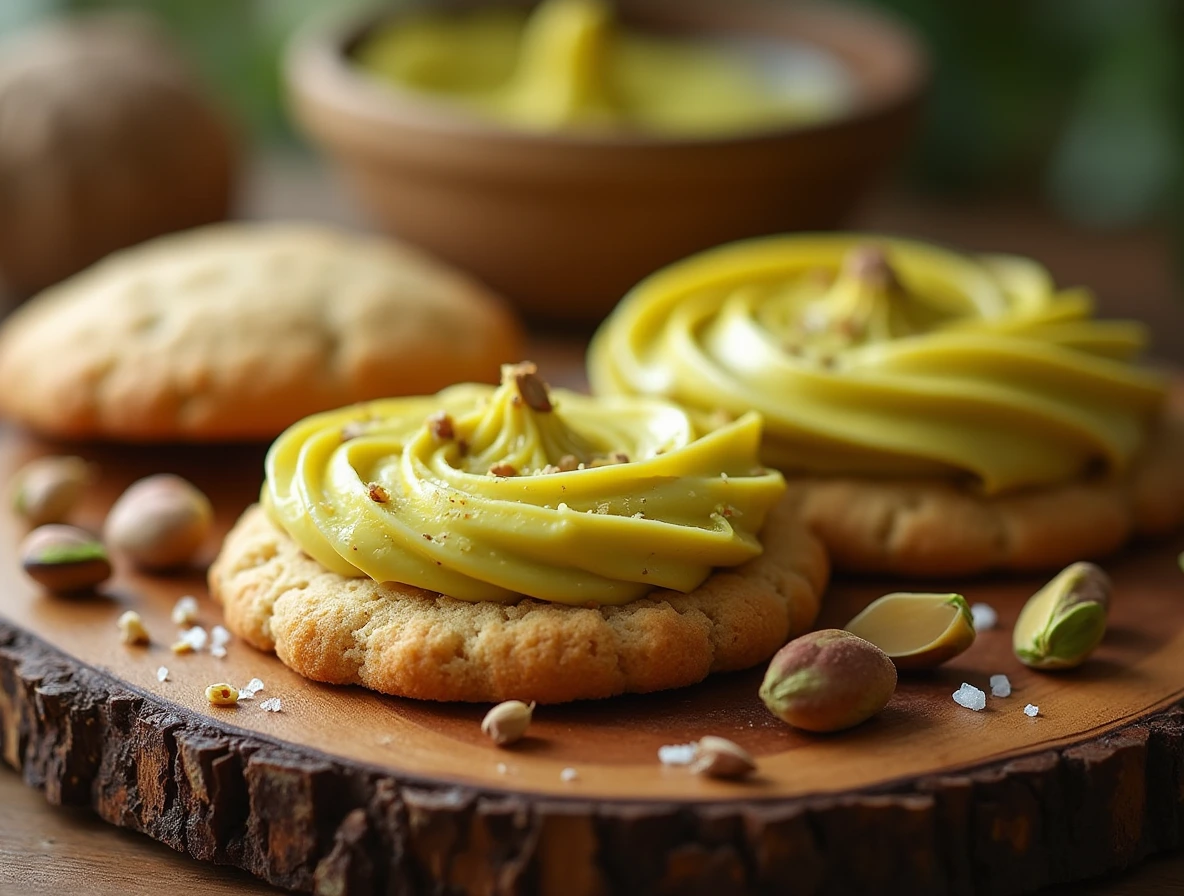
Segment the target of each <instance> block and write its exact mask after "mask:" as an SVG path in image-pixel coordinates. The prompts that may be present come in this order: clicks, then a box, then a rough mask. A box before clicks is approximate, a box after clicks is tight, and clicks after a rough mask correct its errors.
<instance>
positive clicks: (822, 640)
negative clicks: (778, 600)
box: [760, 629, 896, 732]
mask: <svg viewBox="0 0 1184 896" xmlns="http://www.w3.org/2000/svg"><path fill="white" fill-rule="evenodd" d="M895 691H896V666H895V665H893V663H892V660H890V659H889V658H888V655H887V654H885V653H884V651H882V650H881V649H880V648H879V647H877V646H876V645H875V644H872V643H871V642H870V641H866V640H864V639H863V638H860V637H858V636H857V635H853V634H851V633H850V632H845V631H842V630H840V629H823V630H822V631H817V632H811V633H810V634H808V635H803V636H802V637H800V638H797V639H795V640H793V641H790V642H789V643H788V644H786V645H785V646H784V647H782V648H781V649H780V650H779V651H777V654H776V655H775V656H774V657H773V659H772V661H771V662H770V663H769V668H768V671H766V673H765V680H764V682H763V683H762V684H761V689H760V697H761V700H763V701H764V703H765V706H767V707H768V708H769V711H770V712H771V713H773V715H775V716H777V718H779V719H781V720H782V721H784V722H787V723H789V724H790V725H793V726H794V727H795V728H801V729H803V730H806V731H817V732H828V731H841V730H843V729H844V728H851V727H853V726H855V725H858V724H860V723H861V722H865V721H867V720H868V719H870V718H871V717H872V716H874V715H875V714H876V713H878V712H879V711H880V710H881V709H883V708H884V707H885V706H886V705H887V704H888V701H889V700H890V699H891V697H892V695H893V693H895Z"/></svg>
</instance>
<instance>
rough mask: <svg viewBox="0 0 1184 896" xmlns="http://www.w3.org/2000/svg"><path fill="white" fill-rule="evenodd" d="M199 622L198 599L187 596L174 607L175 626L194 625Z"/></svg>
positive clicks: (190, 595)
mask: <svg viewBox="0 0 1184 896" xmlns="http://www.w3.org/2000/svg"><path fill="white" fill-rule="evenodd" d="M195 622H197V598H196V597H194V596H193V595H192V594H186V595H185V596H184V597H182V598H181V599H180V600H178V601H177V603H176V604H175V605H174V606H173V624H174V625H193V623H195Z"/></svg>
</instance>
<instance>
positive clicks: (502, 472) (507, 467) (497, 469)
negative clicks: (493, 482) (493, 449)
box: [489, 461, 518, 479]
mask: <svg viewBox="0 0 1184 896" xmlns="http://www.w3.org/2000/svg"><path fill="white" fill-rule="evenodd" d="M489 475H490V476H496V477H497V478H499V479H509V478H510V477H511V476H517V475H518V470H517V469H515V467H514V465H513V464H508V463H506V462H505V461H502V462H500V463H496V464H494V465H493V466H492V467H490V468H489Z"/></svg>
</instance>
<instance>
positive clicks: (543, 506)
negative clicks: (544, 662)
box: [262, 365, 785, 606]
mask: <svg viewBox="0 0 1184 896" xmlns="http://www.w3.org/2000/svg"><path fill="white" fill-rule="evenodd" d="M503 373H504V376H503V382H502V384H501V386H500V387H498V388H493V387H490V386H480V385H460V386H454V387H452V388H450V389H447V390H445V391H443V392H441V393H439V394H437V395H434V396H428V397H417V398H396V399H389V400H385V401H375V402H369V403H367V404H362V405H355V406H353V407H348V408H343V409H341V410H337V411H332V412H329V413H324V414H318V415H316V416H313V417H309V418H307V419H305V420H303V421H301V422H300V423H297V424H295V425H294V426H292V427H291V428H290V429H289V430H288V431H287V432H285V433H284V434H283V435H281V436H280V438H279V439H278V440H277V441H276V442H275V444H274V445H273V446H272V448H271V450H270V452H269V453H268V456H267V480H266V483H265V485H264V488H263V496H262V500H263V504H264V506H265V508H266V509H267V511H268V513H269V514H270V516H271V518H272V520H273V521H274V522H275V523H276V524H277V525H279V526H280V527H282V528H283V529H284V530H285V531H286V532H287V533H288V534H289V535H291V536H292V538H293V539H295V540H296V542H297V543H298V544H299V545H300V546H301V547H302V548H303V549H304V551H305V552H306V553H308V554H309V555H310V556H311V557H313V558H315V559H316V560H318V561H319V562H320V563H321V564H322V565H323V566H325V567H326V568H328V569H330V570H333V571H334V572H337V573H340V574H341V575H345V576H369V577H370V578H372V579H374V580H376V581H379V582H398V583H402V584H406V585H413V586H416V587H419V588H423V589H426V590H429V591H433V592H438V593H441V594H446V595H449V596H451V597H455V598H459V599H462V600H469V601H481V600H494V601H513V600H517V599H519V598H520V597H521V596H523V595H526V596H529V597H534V598H538V599H541V600H546V601H554V602H557V603H566V604H577V605H593V606H596V605H606V604H621V603H625V602H627V601H630V600H634V599H636V598H638V597H641V596H643V595H644V594H646V593H647V592H648V591H650V590H651V589H654V588H671V589H675V590H677V591H684V592H685V591H690V590H692V589H694V588H695V587H697V586H698V585H699V584H701V583H702V582H703V580H704V579H706V578H707V576H708V575H710V573H711V571H712V570H713V569H714V568H716V567H724V566H734V565H736V564H740V563H743V562H744V561H746V560H749V559H751V558H752V557H755V556H757V555H758V554H760V552H761V544H760V542H759V541H758V539H757V534H758V533H759V531H760V529H761V527H762V525H763V524H764V520H765V517H766V515H767V514H768V512H769V510H770V509H771V508H772V506H773V505H774V504H776V503H777V501H778V499H779V498H780V497H781V495H782V493H783V492H784V489H785V483H784V481H783V480H782V478H781V475H780V474H779V473H776V472H773V471H769V470H766V469H764V468H762V467H761V466H760V462H759V459H758V452H759V447H760V441H761V420H760V418H759V417H758V416H757V415H755V414H748V415H745V416H743V417H741V418H740V419H738V420H736V421H735V422H733V423H730V424H728V425H726V426H722V427H720V428H718V429H716V430H714V431H712V432H711V433H709V434H707V435H706V436H703V437H701V438H700V437H698V431H697V429H696V427H695V425H694V423H693V422H692V420H691V418H690V417H689V416H688V414H687V413H686V412H685V411H683V410H682V409H680V408H678V407H676V406H674V405H672V404H669V403H667V402H663V401H658V400H654V399H646V398H608V399H596V398H589V397H587V396H583V395H579V394H576V393H573V392H567V391H564V390H559V389H557V390H554V391H551V390H548V389H547V387H546V386H545V385H544V384H543V382H542V381H541V380H540V379H539V378H538V377H537V375H536V374H535V373H534V370H533V365H517V366H514V367H507V368H505V369H504V371H503Z"/></svg>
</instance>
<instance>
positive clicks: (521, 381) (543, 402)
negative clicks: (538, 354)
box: [509, 361, 554, 413]
mask: <svg viewBox="0 0 1184 896" xmlns="http://www.w3.org/2000/svg"><path fill="white" fill-rule="evenodd" d="M509 373H510V375H511V376H512V377H513V378H514V385H515V386H517V387H518V394H519V395H521V396H522V400H523V401H524V402H526V406H527V407H528V408H530V409H531V410H532V411H539V412H541V413H547V412H548V411H551V410H553V409H554V406H553V405H552V404H551V395H550V393H549V392H548V391H547V384H546V382H544V381H543V378H542V377H541V376H539V373H538V367H536V366H535V364H534V363H533V362H532V361H523V362H522V363H521V364H515V365H513V366H512V367H511V368H510V369H509Z"/></svg>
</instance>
